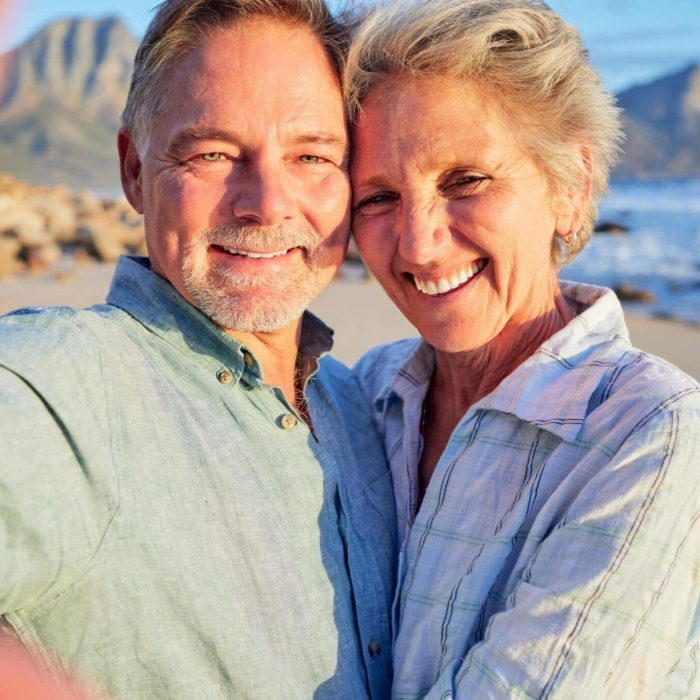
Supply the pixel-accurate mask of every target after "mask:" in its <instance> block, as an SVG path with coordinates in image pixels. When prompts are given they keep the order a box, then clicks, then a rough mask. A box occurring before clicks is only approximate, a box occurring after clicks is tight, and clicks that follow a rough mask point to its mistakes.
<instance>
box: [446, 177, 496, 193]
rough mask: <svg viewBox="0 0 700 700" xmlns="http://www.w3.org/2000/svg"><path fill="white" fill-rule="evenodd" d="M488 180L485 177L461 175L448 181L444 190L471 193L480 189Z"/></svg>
mask: <svg viewBox="0 0 700 700" xmlns="http://www.w3.org/2000/svg"><path fill="white" fill-rule="evenodd" d="M488 179H489V178H487V177H485V176H484V175H459V176H456V177H453V178H450V179H448V180H447V181H446V182H445V184H444V185H443V186H442V189H443V190H444V191H446V192H469V191H471V190H475V189H476V188H478V187H479V185H481V184H483V183H484V182H486V181H487V180H488Z"/></svg>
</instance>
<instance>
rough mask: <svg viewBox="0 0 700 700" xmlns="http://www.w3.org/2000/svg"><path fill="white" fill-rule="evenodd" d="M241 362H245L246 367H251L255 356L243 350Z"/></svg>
mask: <svg viewBox="0 0 700 700" xmlns="http://www.w3.org/2000/svg"><path fill="white" fill-rule="evenodd" d="M243 362H245V366H246V367H252V366H253V365H254V364H255V358H254V357H253V356H252V355H251V354H250V353H249V352H244V353H243Z"/></svg>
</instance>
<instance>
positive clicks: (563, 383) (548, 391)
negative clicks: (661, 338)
mask: <svg viewBox="0 0 700 700" xmlns="http://www.w3.org/2000/svg"><path fill="white" fill-rule="evenodd" d="M560 287H561V290H562V293H563V295H564V297H565V298H566V299H567V300H568V301H569V302H570V303H571V304H572V305H573V306H574V307H575V308H576V309H577V310H579V313H578V315H577V316H576V317H575V318H574V319H573V320H572V321H571V322H570V323H568V324H567V325H566V326H565V327H564V328H563V329H562V330H560V331H559V332H558V333H555V334H554V335H553V336H552V337H551V338H549V339H548V340H547V341H546V342H545V343H543V344H542V345H541V346H540V348H539V349H538V350H537V351H536V352H535V353H534V354H533V355H532V356H531V357H530V358H528V359H527V360H526V361H525V362H524V363H523V364H522V365H520V366H519V367H518V368H516V369H515V371H514V372H512V373H511V374H510V375H508V376H507V377H506V378H505V379H504V380H503V381H502V382H501V383H500V384H499V385H498V386H497V387H496V389H494V391H492V392H491V393H490V394H489V395H488V396H485V397H484V398H483V399H481V401H479V402H477V403H476V404H474V405H473V406H472V407H471V408H470V409H469V411H470V412H471V411H475V410H494V411H502V412H504V413H511V414H513V415H515V416H517V417H518V418H520V419H521V420H524V421H526V422H528V423H532V424H534V425H537V426H538V427H540V428H542V429H544V430H547V431H549V432H551V433H554V434H555V435H557V436H558V437H560V438H561V439H563V440H567V441H572V440H574V439H575V438H576V436H577V434H578V432H579V430H580V428H581V425H582V423H583V421H584V419H585V418H586V416H587V415H588V413H589V412H590V410H592V408H593V406H592V405H591V398H592V397H593V396H594V395H595V394H596V390H597V388H598V387H599V386H600V385H601V384H602V383H603V378H604V376H605V375H607V374H609V373H611V371H612V370H613V369H614V367H616V366H617V364H618V362H619V345H617V344H616V347H615V349H613V346H612V344H613V343H614V342H615V341H623V342H624V343H625V344H629V334H628V332H627V328H626V326H625V322H624V316H623V312H622V307H621V306H620V302H619V301H618V300H617V297H616V296H615V294H614V293H613V292H612V291H611V290H610V289H605V288H603V287H596V286H593V285H587V284H574V283H571V282H564V281H562V282H560ZM434 367H435V355H434V352H433V350H432V348H431V347H430V346H429V345H427V344H426V343H425V342H423V341H416V344H415V346H414V347H413V348H412V349H411V350H410V351H409V352H408V354H406V355H405V359H404V360H403V362H402V363H401V365H400V367H399V368H398V370H397V371H396V372H395V373H393V376H392V379H391V381H390V382H389V383H388V384H387V385H386V386H385V387H384V388H383V389H382V390H381V391H380V392H379V394H378V397H377V401H376V404H375V405H376V408H377V410H379V411H382V410H385V407H386V403H387V402H388V401H390V400H391V399H392V398H394V397H396V398H400V399H406V398H407V397H408V396H409V394H411V393H412V392H413V391H414V390H415V388H416V387H417V386H418V385H419V384H426V383H427V382H428V381H429V380H430V377H431V376H432V373H433V370H434ZM424 393H425V392H424V391H423V394H424Z"/></svg>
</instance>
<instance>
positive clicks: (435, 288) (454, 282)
mask: <svg viewBox="0 0 700 700" xmlns="http://www.w3.org/2000/svg"><path fill="white" fill-rule="evenodd" d="M487 262H488V260H487V259H486V258H481V259H480V260H475V261H474V262H473V263H470V264H469V265H465V266H464V267H463V268H461V269H459V270H456V271H455V272H452V273H451V274H449V275H446V276H444V277H431V278H430V279H428V278H420V277H416V276H415V275H412V277H413V282H414V283H415V285H416V288H417V289H418V291H419V292H421V293H423V294H426V295H428V296H431V297H432V296H437V295H438V294H447V293H448V292H453V291H454V290H455V289H459V288H460V287H463V286H464V285H465V284H467V282H469V281H470V280H471V279H472V278H473V277H476V275H478V274H479V273H480V272H481V271H482V270H483V269H484V267H486V263H487Z"/></svg>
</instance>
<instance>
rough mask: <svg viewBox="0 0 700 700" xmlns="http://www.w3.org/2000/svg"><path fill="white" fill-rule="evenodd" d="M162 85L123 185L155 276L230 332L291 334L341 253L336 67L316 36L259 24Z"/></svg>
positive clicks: (185, 63)
mask: <svg viewBox="0 0 700 700" xmlns="http://www.w3.org/2000/svg"><path fill="white" fill-rule="evenodd" d="M168 80H169V91H168V97H167V103H166V104H165V105H164V108H163V110H162V112H161V115H160V116H159V117H158V118H157V120H156V122H155V123H154V125H153V128H152V130H151V132H150V134H148V135H147V138H148V141H147V143H146V144H144V145H143V147H142V151H143V152H142V153H141V157H140V161H141V166H140V173H139V174H138V176H137V177H136V178H134V182H133V184H132V187H131V191H129V189H130V188H129V187H128V186H127V193H128V194H129V196H130V200H131V201H132V204H134V206H135V207H136V208H137V209H139V211H142V212H143V214H144V222H145V228H146V243H147V246H148V251H149V255H150V258H151V265H152V267H153V270H154V271H155V272H156V273H158V274H159V275H161V276H162V277H165V278H166V279H167V280H169V281H170V282H171V284H172V285H173V286H174V287H175V288H176V289H177V290H178V292H180V294H182V296H183V297H185V299H187V300H188V301H189V302H190V303H192V304H194V305H195V306H196V307H198V308H199V309H200V310H201V311H203V312H204V313H205V314H206V315H207V316H209V317H210V318H211V319H212V320H213V321H214V322H215V323H217V324H218V325H220V326H222V327H224V328H229V329H235V330H239V331H245V332H265V331H272V330H277V329H279V328H283V327H285V326H287V325H289V324H290V323H292V322H293V321H294V320H295V319H297V318H298V317H299V316H300V315H301V313H302V311H303V310H304V308H306V306H307V305H308V303H309V302H310V301H311V300H312V299H313V298H314V297H315V296H316V295H317V294H318V293H319V291H320V290H321V289H322V288H323V287H324V286H325V285H326V284H327V283H328V282H329V281H330V280H331V279H332V277H333V275H334V274H335V272H336V270H337V268H338V266H339V265H340V263H341V262H342V259H343V256H344V253H345V249H346V246H347V240H348V232H349V208H348V202H349V195H350V185H349V180H348V175H347V167H346V152H347V134H346V129H345V122H344V112H343V104H342V100H341V95H340V88H339V84H338V80H337V78H336V76H335V73H334V71H333V68H332V66H331V64H330V61H329V60H328V58H327V56H326V54H325V52H324V50H323V48H322V47H321V45H320V43H319V42H318V40H317V39H316V38H315V37H314V36H313V35H312V34H311V33H310V31H309V30H308V29H306V28H302V27H294V26H291V25H288V24H282V23H280V22H277V21H274V20H268V19H264V18H258V19H254V20H250V21H247V22H244V23H241V24H238V25H236V26H234V27H232V28H228V29H225V30H221V31H219V32H217V33H216V34H214V35H213V36H211V37H209V38H207V39H206V40H205V41H203V42H202V45H201V47H200V48H198V49H197V50H196V51H193V52H191V53H189V54H188V55H186V56H185V57H184V58H183V59H181V60H180V61H179V62H178V63H177V64H175V66H174V67H173V69H171V71H170V72H169V74H168Z"/></svg>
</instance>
